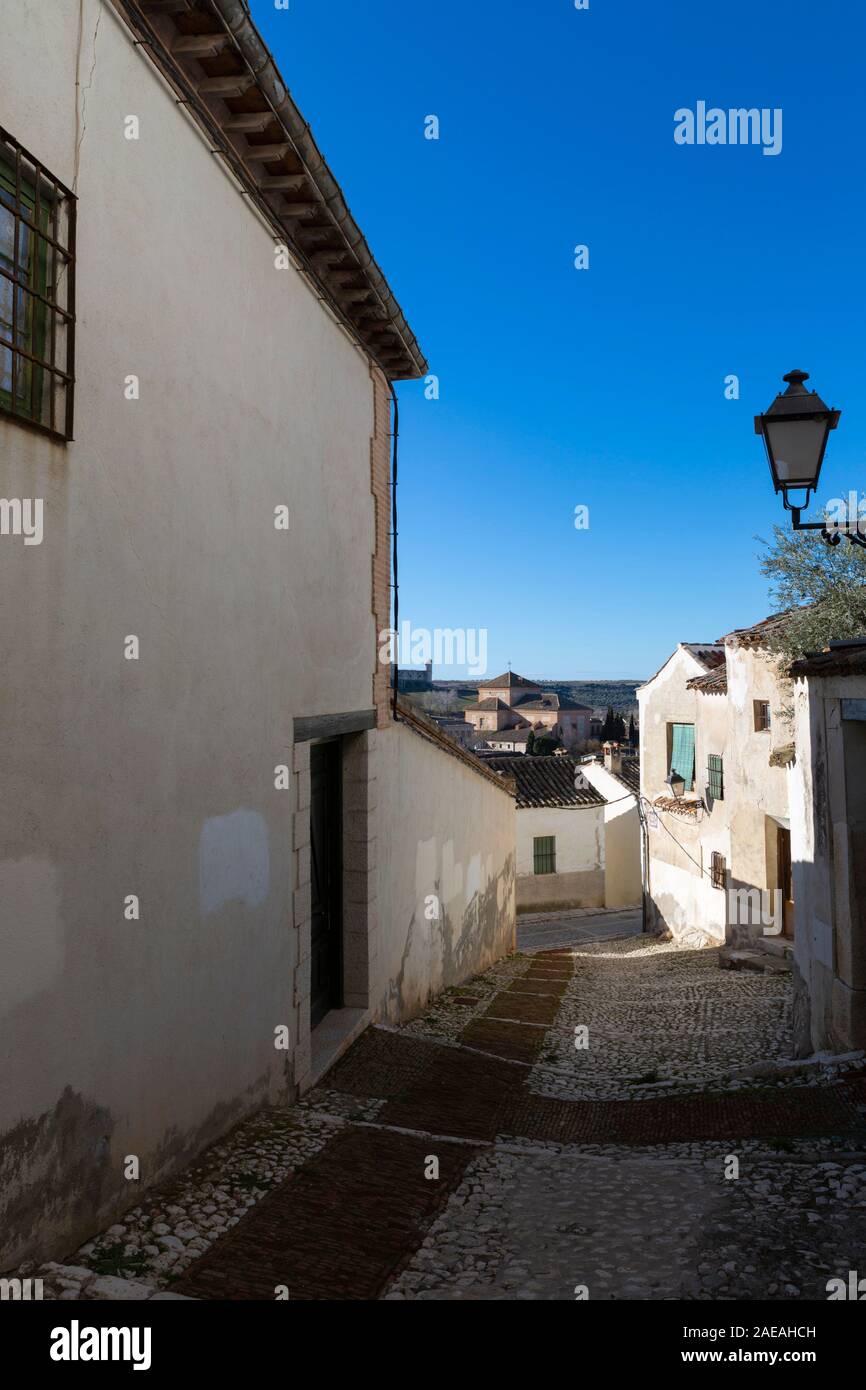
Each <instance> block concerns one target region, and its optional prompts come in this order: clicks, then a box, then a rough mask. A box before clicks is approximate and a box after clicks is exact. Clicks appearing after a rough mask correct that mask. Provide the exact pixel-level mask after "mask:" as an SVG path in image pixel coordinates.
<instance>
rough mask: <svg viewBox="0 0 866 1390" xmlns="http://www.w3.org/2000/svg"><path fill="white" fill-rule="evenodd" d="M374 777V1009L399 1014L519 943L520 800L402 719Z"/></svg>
mask: <svg viewBox="0 0 866 1390" xmlns="http://www.w3.org/2000/svg"><path fill="white" fill-rule="evenodd" d="M376 784H377V785H376V803H377V810H376V816H375V822H374V823H375V827H376V830H375V834H376V858H377V875H378V877H377V882H378V923H379V928H378V935H379V956H378V963H377V967H376V973H375V978H376V980H377V985H376V988H375V992H374V993H375V1001H376V1003H375V1008H374V1016H375V1017H378V1018H381V1019H386V1020H392V1021H393V1020H397V1019H401V1020H403V1019H407V1018H411V1017H412V1016H413V1015H414V1014H416V1013H419V1012H420V1011H421V1010H422V1008H423V1007H424V1005H425V1003H426V1002H427V1000H428V999H430V998H431V997H432V996H433V995H434V994H437V993H438V992H439V991H440V990H442V989H446V988H447V987H448V986H450V985H454V984H459V983H460V982H461V981H462V980H465V979H466V978H468V977H469V976H470V975H474V974H477V973H478V971H481V970H484V969H486V968H487V966H489V965H492V964H493V962H494V961H496V960H498V959H500V957H502V956H503V955H505V954H506V953H507V952H509V951H512V950H514V947H515V934H514V933H515V916H514V913H515V899H514V868H515V850H514V847H515V838H516V828H515V801H514V797H513V796H512V795H510V794H509V793H507V792H506V791H504V790H503V789H502V788H501V787H497V786H496V785H495V784H494V783H493V782H492V781H490V780H489V779H488V778H487V777H484V776H483V775H481V774H480V773H478V772H476V771H475V770H474V769H473V768H471V767H467V766H466V765H465V764H463V763H462V762H461V761H460V760H459V759H458V758H455V757H454V756H453V755H452V754H450V753H448V752H445V751H444V750H443V749H441V748H438V747H436V746H435V744H433V743H431V742H429V741H428V740H427V739H425V738H424V737H422V736H421V735H420V734H418V733H416V732H415V731H414V730H413V729H412V728H410V727H409V726H407V725H405V724H400V723H398V724H397V725H395V726H393V727H392V728H390V729H388V730H385V731H380V733H379V736H378V741H377V754H376ZM431 899H432V900H435V901H434V902H431V901H430V900H431ZM434 909H435V910H436V911H438V917H437V916H433V915H430V914H431V913H432V912H433V911H434Z"/></svg>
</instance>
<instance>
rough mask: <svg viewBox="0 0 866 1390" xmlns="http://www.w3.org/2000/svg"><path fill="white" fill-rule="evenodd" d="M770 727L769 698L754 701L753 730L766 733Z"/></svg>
mask: <svg viewBox="0 0 866 1390" xmlns="http://www.w3.org/2000/svg"><path fill="white" fill-rule="evenodd" d="M769 727H770V702H769V700H756V701H755V732H756V733H759V734H761V733H766V732H767V730H768V729H769Z"/></svg>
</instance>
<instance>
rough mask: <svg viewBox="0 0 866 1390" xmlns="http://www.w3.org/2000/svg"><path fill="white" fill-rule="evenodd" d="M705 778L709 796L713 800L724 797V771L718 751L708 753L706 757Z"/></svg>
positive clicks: (720, 799) (722, 799)
mask: <svg viewBox="0 0 866 1390" xmlns="http://www.w3.org/2000/svg"><path fill="white" fill-rule="evenodd" d="M707 780H708V782H709V788H710V796H711V797H712V798H713V800H714V801H724V799H725V773H724V766H723V763H722V759H721V757H720V756H719V754H718V753H710V755H709V757H708V758H707Z"/></svg>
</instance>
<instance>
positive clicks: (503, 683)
mask: <svg viewBox="0 0 866 1390" xmlns="http://www.w3.org/2000/svg"><path fill="white" fill-rule="evenodd" d="M465 714H466V719H467V721H468V722H469V723H470V724H473V725H474V727H475V728H476V729H477V730H478V732H479V734H481V735H482V738H481V739H480V740H479V742H480V743H482V744H484V743H489V742H490V739H489V734H491V733H501V732H502V731H503V730H511V729H520V730H526V731H527V733H528V731H529V730H530V729H533V730H535V732H536V733H543V734H553V735H554V737H556V738H559V739H561V740H562V743H563V745H564V746H565V748H566V750H567V751H568V752H580V751H581V750H582V749H583V748H584V747H585V746H586V743H587V740H588V739H589V736H590V718H591V715H592V711H591V710H590V709H589V707H588V706H586V705H581V704H578V703H577V701H575V700H572V699H570V698H568V697H567V696H565V695H557V694H556V693H555V692H554V691H545V690H544V689H543V688H542V687H541V686H540V685H536V684H534V683H533V682H532V681H529V680H527V679H526V678H525V677H524V676H519V675H517V673H516V672H515V671H506V672H505V674H504V675H502V676H497V677H496V678H495V679H494V680H490V681H485V682H484V683H483V684H482V685H480V686H479V687H478V699H477V701H476V702H475V703H474V704H471V705H467V707H466V711H465Z"/></svg>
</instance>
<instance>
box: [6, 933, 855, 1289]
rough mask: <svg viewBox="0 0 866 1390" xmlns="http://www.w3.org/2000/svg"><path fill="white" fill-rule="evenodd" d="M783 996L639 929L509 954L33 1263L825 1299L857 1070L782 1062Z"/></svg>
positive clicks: (117, 1271) (198, 1285)
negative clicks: (57, 1256)
mask: <svg viewBox="0 0 866 1390" xmlns="http://www.w3.org/2000/svg"><path fill="white" fill-rule="evenodd" d="M786 991H787V983H786V982H785V981H784V980H780V979H779V978H778V977H769V976H768V977H765V976H759V975H749V976H745V975H743V974H741V973H737V972H729V971H721V970H719V969H718V965H717V961H716V953H715V952H710V951H704V952H693V951H683V950H680V949H678V948H676V947H673V946H670V945H667V944H663V943H659V942H657V941H654V940H651V939H647V938H645V937H644V938H632V939H628V940H623V941H619V942H594V943H591V944H586V945H584V944H580V945H578V946H577V947H575V948H574V949H572V950H565V951H563V950H555V951H551V952H548V953H541V954H534V955H532V956H516V957H512V958H511V959H509V960H507V961H503V962H501V963H500V964H499V965H497V966H495V967H494V968H493V969H492V970H490V971H487V972H486V973H485V974H484V975H483V976H480V977H478V978H476V979H473V980H471V981H468V982H467V983H466V984H464V985H463V986H461V987H459V988H458V989H454V990H450V991H447V992H446V993H445V994H444V995H443V996H441V997H440V998H439V999H438V1000H437V1001H435V1003H434V1004H433V1005H432V1006H431V1007H430V1008H429V1009H428V1010H427V1011H426V1013H425V1015H424V1016H423V1017H422V1018H419V1019H417V1020H415V1021H414V1022H413V1023H411V1024H409V1025H408V1026H405V1027H403V1028H399V1029H395V1028H385V1027H374V1028H370V1029H368V1030H367V1031H366V1032H365V1033H364V1034H363V1035H362V1037H361V1038H360V1039H359V1040H358V1041H357V1043H356V1044H355V1045H354V1046H353V1047H352V1049H351V1050H350V1051H349V1052H348V1053H347V1054H346V1056H345V1057H344V1058H343V1059H341V1061H340V1062H339V1063H338V1064H337V1066H336V1067H334V1068H333V1069H332V1070H331V1072H330V1073H329V1074H328V1076H327V1078H326V1080H325V1082H323V1083H322V1084H321V1085H320V1086H318V1087H316V1088H315V1089H314V1090H313V1091H312V1092H311V1093H310V1094H309V1095H308V1096H307V1097H306V1098H305V1099H304V1100H303V1101H302V1102H301V1103H300V1104H298V1105H295V1106H293V1107H291V1108H290V1109H288V1110H281V1111H264V1112H261V1113H260V1114H259V1115H257V1116H255V1117H254V1118H253V1119H251V1120H249V1121H247V1122H246V1123H244V1124H242V1125H239V1126H238V1127H237V1128H236V1129H235V1130H234V1131H232V1133H231V1134H230V1135H229V1136H228V1137H227V1138H226V1139H225V1140H223V1141H222V1142H221V1143H220V1144H218V1145H215V1146H214V1147H213V1148H212V1149H210V1150H208V1151H207V1153H205V1154H204V1155H203V1156H202V1157H201V1159H200V1160H199V1161H198V1162H197V1163H196V1164H195V1165H194V1166H193V1167H192V1168H191V1169H190V1170H189V1171H188V1172H186V1173H185V1174H183V1175H182V1177H181V1178H179V1179H177V1180H175V1181H174V1182H172V1183H170V1184H166V1185H164V1186H163V1187H161V1188H159V1189H156V1190H155V1191H154V1192H153V1193H151V1194H149V1195H148V1198H147V1200H146V1201H145V1202H143V1203H142V1204H141V1205H140V1206H139V1207H136V1208H135V1209H134V1210H133V1211H131V1212H129V1213H128V1214H127V1215H126V1216H125V1217H124V1219H123V1221H122V1222H118V1223H117V1224H115V1225H114V1226H112V1227H111V1228H110V1229H109V1230H108V1231H107V1232H105V1233H104V1234H103V1235H101V1236H100V1237H98V1238H97V1239H95V1240H93V1241H90V1242H88V1243H87V1244H86V1245H84V1246H83V1247H82V1248H81V1249H80V1250H79V1251H76V1252H75V1254H74V1255H72V1256H71V1257H70V1260H69V1263H68V1264H66V1265H63V1266H60V1265H56V1264H54V1265H47V1266H43V1267H42V1268H41V1269H35V1268H33V1267H32V1266H31V1267H25V1269H24V1270H22V1271H21V1272H22V1273H29V1274H30V1275H31V1276H32V1275H37V1276H41V1277H43V1278H44V1280H45V1283H46V1289H45V1292H46V1296H47V1297H54V1298H56V1297H59V1298H63V1299H75V1298H136V1299H139V1298H149V1297H153V1296H169V1294H170V1295H171V1296H174V1297H186V1298H205V1299H225V1300H236V1299H240V1300H246V1299H274V1298H276V1297H289V1298H290V1299H323V1298H324V1299H328V1298H337V1299H342V1298H346V1299H349V1298H351V1299H359V1298H360V1299H371V1298H378V1297H386V1298H393V1299H401V1298H421V1299H430V1298H446V1299H449V1298H457V1299H463V1298H482V1299H487V1298H493V1299H497V1298H506V1299H509V1298H518V1299H535V1298H542V1299H561V1298H569V1299H571V1298H574V1297H576V1296H578V1295H577V1294H576V1293H575V1290H576V1289H578V1290H580V1289H585V1290H586V1292H587V1294H588V1296H589V1297H591V1298H626V1299H627V1298H679V1297H684V1298H727V1297H743V1298H746V1297H748V1298H775V1297H779V1298H796V1297H800V1296H802V1297H815V1296H823V1295H817V1294H815V1293H814V1288H815V1287H816V1282H820V1279H821V1278H822V1277H823V1278H824V1279H825V1282H826V1278H829V1277H831V1275H833V1274H835V1273H836V1272H837V1270H836V1265H837V1264H840V1263H841V1264H845V1259H847V1258H848V1257H849V1256H850V1260H849V1263H847V1264H845V1270H847V1269H848V1268H852V1269H855V1268H858V1264H857V1259H858V1258H859V1259H860V1267H863V1268H866V1159H864V1148H866V1126H864V1115H866V1068H864V1065H863V1060H862V1058H856V1057H854V1058H851V1059H849V1060H848V1061H847V1062H835V1063H834V1061H833V1060H832V1059H827V1064H826V1065H824V1066H822V1067H818V1068H813V1069H812V1070H811V1071H809V1069H808V1068H806V1069H805V1074H803V1072H804V1069H803V1068H800V1067H792V1066H791V1065H790V1064H789V1066H788V1067H787V1069H786V1067H785V1065H784V1060H785V1057H786V1047H787V1046H788V1039H789V1033H788V1029H789V1004H788V1000H787V993H786ZM579 1024H584V1025H587V1026H588V1027H589V1037H590V1048H589V1050H588V1052H586V1051H584V1052H582V1053H579V1052H578V1050H577V1049H575V1047H574V1038H575V1032H574V1030H575V1027H577V1026H578V1025H579ZM756 1059H759V1061H760V1063H761V1066H762V1068H763V1069H765V1070H767V1069H769V1075H768V1076H762V1077H759V1078H755V1077H749V1076H745V1075H743V1068H744V1067H745V1068H746V1069H748V1067H749V1066H750V1065H751V1066H754V1064H755V1062H756ZM731 1155H734V1156H736V1157H738V1159H739V1161H740V1164H741V1168H740V1175H739V1177H738V1178H737V1179H736V1180H733V1181H731V1180H727V1179H726V1178H725V1177H724V1170H723V1165H724V1162H725V1160H726V1159H728V1158H730V1156H731ZM431 1160H435V1163H436V1164H437V1165H438V1176H432V1177H431V1175H430V1164H431ZM843 1256H844V1257H845V1258H843ZM851 1261H853V1263H852V1262H851ZM795 1290H796V1292H793V1291H795Z"/></svg>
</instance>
